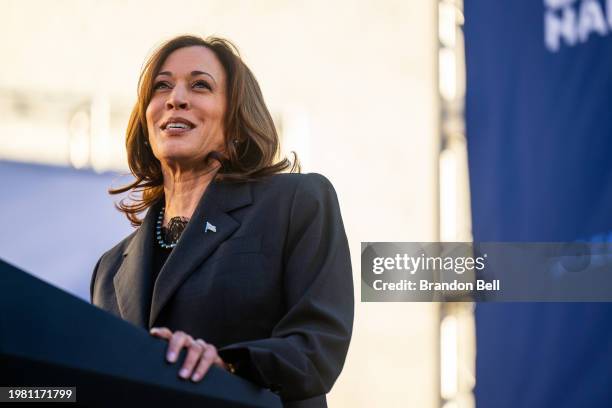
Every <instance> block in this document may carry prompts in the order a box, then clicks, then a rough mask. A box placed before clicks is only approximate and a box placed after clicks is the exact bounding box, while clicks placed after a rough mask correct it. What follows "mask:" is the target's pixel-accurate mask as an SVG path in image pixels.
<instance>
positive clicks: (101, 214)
mask: <svg viewBox="0 0 612 408" xmlns="http://www.w3.org/2000/svg"><path fill="white" fill-rule="evenodd" d="M463 3H464V2H463V0H439V1H438V0H403V1H395V0H384V1H376V2H375V1H371V0H363V1H348V0H338V1H334V2H327V1H322V0H313V1H309V2H297V1H280V0H262V1H257V2H249V1H241V0H225V1H218V0H209V1H191V0H175V1H173V2H161V1H146V2H145V1H135V0H134V1H127V0H108V1H104V2H99V1H93V0H57V1H53V2H46V1H34V0H20V1H16V0H0V7H1V9H2V14H3V24H2V26H0V53H2V55H3V56H4V57H3V59H2V69H1V70H0V115H1V116H0V117H1V118H2V121H1V122H0V183H1V185H2V199H1V200H0V221H1V225H2V227H3V231H2V233H1V234H0V235H1V236H2V238H1V239H0V242H1V243H2V245H0V258H2V259H5V260H7V261H8V262H11V263H13V264H15V265H17V266H19V267H21V268H23V269H25V270H27V271H29V272H30V273H32V274H34V275H36V276H38V277H40V278H42V279H44V280H46V281H48V282H51V283H53V284H55V285H57V286H59V287H61V288H63V289H65V290H67V291H69V292H71V293H73V294H75V295H77V296H79V297H81V298H83V299H84V300H87V301H88V300H89V283H90V277H91V272H92V270H93V267H94V265H95V263H96V261H97V260H98V258H99V257H100V255H101V254H102V253H103V252H104V251H106V250H107V249H109V248H110V247H112V246H113V245H114V244H115V243H117V242H118V241H119V240H121V239H122V238H123V237H125V236H126V235H127V234H129V233H130V232H131V231H132V228H131V227H130V225H129V222H128V221H127V220H126V219H125V218H124V217H123V216H122V215H121V214H120V213H119V212H118V211H116V210H115V209H114V207H113V203H114V202H115V201H117V199H118V198H117V197H111V196H109V195H108V194H107V192H106V191H107V190H108V188H110V187H117V186H119V185H123V184H125V183H126V182H127V181H129V180H130V176H129V171H128V169H127V164H126V154H125V149H124V137H125V128H126V124H127V119H128V116H129V113H130V111H131V108H132V106H133V104H134V102H135V97H136V84H137V80H138V75H139V73H140V69H141V67H142V64H143V63H144V61H145V60H146V58H147V56H148V55H149V54H150V53H151V51H152V50H153V49H154V48H155V47H156V46H157V45H159V44H160V43H162V42H163V41H164V40H166V39H168V38H170V37H172V36H175V35H178V34H185V33H190V34H197V35H203V36H208V35H217V36H221V37H225V38H228V39H230V40H231V41H233V42H234V43H235V44H236V45H237V46H238V48H239V49H240V51H241V55H242V57H243V59H244V60H245V62H246V63H247V65H249V67H250V68H251V69H252V70H253V72H254V74H255V76H256V77H257V79H258V80H259V83H260V86H261V88H262V91H263V94H264V97H265V99H266V102H267V104H268V107H269V108H270V111H271V113H272V115H273V117H274V119H275V123H276V126H277V128H278V130H279V133H280V135H281V138H282V143H283V148H284V151H285V152H289V151H292V150H295V151H296V152H297V153H298V155H299V157H300V159H301V161H302V164H303V171H305V172H317V173H322V174H324V175H325V176H327V177H328V178H329V179H330V180H331V181H332V183H333V184H334V186H335V188H336V191H337V193H338V196H339V200H340V205H341V209H342V213H343V218H344V223H345V227H346V231H347V235H348V238H349V243H350V246H351V252H352V257H353V259H352V261H353V266H354V280H355V290H356V293H355V295H356V299H359V298H360V280H359V266H360V257H359V255H360V243H361V242H362V241H363V242H368V241H440V240H442V241H471V240H472V239H474V240H481V241H485V240H486V241H538V240H539V241H564V240H578V239H583V240H591V241H593V240H607V239H608V238H609V237H610V236H611V234H610V231H612V216H611V215H610V214H611V213H612V207H611V204H612V184H611V183H610V182H609V180H610V177H609V176H610V175H612V174H611V173H612V162H611V161H610V159H609V158H608V156H609V151H610V150H609V148H610V146H611V143H612V141H611V139H612V116H611V115H610V106H612V104H611V102H612V52H611V51H612V35H610V34H609V33H610V31H611V30H612V1H609V0H520V1H519V0H517V1H513V2H502V1H490V0H480V1H477V0H473V1H467V0H466V2H465V3H466V4H463ZM466 134H467V138H466ZM468 157H469V160H468ZM66 253H70V256H66ZM611 312H612V307H610V305H609V304H535V303H534V304H496V305H478V306H475V305H472V304H470V303H361V302H357V304H356V320H355V327H354V332H353V340H352V343H351V348H350V351H349V355H348V358H347V362H346V365H345V368H344V371H343V373H342V375H341V376H340V378H339V380H338V382H337V383H336V385H335V386H334V389H333V390H332V392H331V393H330V395H329V398H328V401H329V405H330V406H332V407H371V406H381V407H445V408H453V407H473V406H475V405H478V406H484V407H517V406H534V407H544V406H546V407H547V406H556V407H566V406H567V407H570V406H602V407H603V406H610V405H611V404H612V391H610V390H612V387H611V385H612V384H611V382H612V380H610V378H611V377H610V376H609V367H610V366H612V365H611V363H612V349H611V348H610V344H612V342H611V341H610V340H612V324H611V323H612V313H611Z"/></svg>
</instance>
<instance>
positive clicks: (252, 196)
mask: <svg viewBox="0 0 612 408" xmlns="http://www.w3.org/2000/svg"><path fill="white" fill-rule="evenodd" d="M126 147H127V152H128V161H129V166H130V169H131V171H132V174H133V175H134V177H135V181H134V182H133V183H131V184H129V185H127V186H125V187H122V188H119V189H116V190H111V193H113V194H117V193H122V192H126V191H130V192H132V193H142V194H141V195H139V196H135V197H133V198H132V201H130V202H126V201H122V202H121V203H120V204H119V205H118V209H119V210H120V211H122V212H124V213H125V214H126V215H127V217H128V219H129V220H130V221H131V222H132V224H133V225H134V226H137V227H138V229H137V230H136V231H135V232H134V233H132V234H131V235H130V236H128V237H127V238H125V239H124V240H123V241H121V242H120V243H118V244H117V245H116V246H115V247H113V248H111V249H110V250H109V251H107V252H106V253H105V254H103V255H102V257H101V258H100V260H99V261H98V263H97V265H96V268H95V270H94V272H93V275H92V280H91V298H92V303H94V304H95V305H97V306H99V307H101V308H103V309H105V310H108V311H110V312H111V313H114V314H116V315H118V316H120V317H121V318H123V319H125V320H128V321H130V322H132V323H133V324H135V325H137V326H140V327H143V328H147V329H150V331H151V334H152V335H153V336H156V337H160V338H163V339H166V340H168V342H169V343H168V349H167V354H166V359H167V360H168V361H169V362H176V361H177V359H178V355H179V353H180V352H181V350H182V349H186V358H185V361H184V363H183V364H182V366H181V368H180V370H179V372H178V374H179V376H180V377H181V378H183V379H190V380H191V381H196V382H197V381H200V380H201V379H202V378H203V377H204V375H205V374H206V372H207V371H208V369H209V368H210V366H211V365H217V366H219V367H221V368H223V369H226V370H228V371H230V372H232V373H235V374H237V375H240V376H242V377H244V378H247V379H249V380H251V381H253V382H254V383H256V384H258V385H260V386H262V387H266V388H269V389H271V390H273V391H274V392H277V393H278V394H279V395H280V396H281V398H282V400H283V403H284V405H285V406H287V407H324V406H326V398H325V394H326V393H327V392H329V390H330V389H331V387H332V385H333V384H334V382H335V380H336V378H337V377H338V375H339V374H340V371H341V370H342V367H343V365H344V360H345V357H346V353H347V350H348V345H349V342H350V338H351V332H352V324H353V305H354V300H353V279H352V272H351V263H350V254H349V249H348V243H347V238H346V234H345V232H344V226H343V223H342V217H341V215H340V209H339V204H338V200H337V197H336V193H335V191H334V188H333V186H332V185H331V183H330V182H329V181H328V180H327V179H326V178H325V177H323V176H321V175H318V174H295V173H294V174H280V173H282V172H284V171H286V170H291V173H293V172H294V171H295V170H296V169H299V166H297V160H296V161H295V162H294V163H293V165H292V163H291V162H290V161H289V160H287V159H281V160H278V159H277V153H278V151H279V141H278V136H277V134H276V130H275V127H274V123H273V122H272V119H271V116H270V113H269V112H268V109H267V107H266V105H265V103H264V101H263V97H262V94H261V91H260V89H259V85H258V84H257V81H256V80H255V78H254V77H253V75H252V73H251V71H250V70H249V69H248V68H247V67H246V65H245V64H244V63H243V61H242V60H241V59H240V57H239V55H238V53H237V52H236V50H235V47H233V46H232V45H231V44H230V43H229V42H228V41H226V40H222V39H218V38H210V39H201V38H198V37H193V36H181V37H177V38H175V39H173V40H170V41H169V42H167V43H165V44H164V45H162V46H161V47H160V48H159V49H158V50H157V51H156V52H155V53H154V54H153V56H152V57H151V58H150V60H149V61H148V62H147V64H146V65H145V68H144V70H143V73H142V75H141V78H140V81H139V89H138V100H137V102H136V105H135V107H134V109H133V111H132V116H131V118H130V122H129V124H128V129H127V137H126ZM144 210H147V213H146V216H145V217H144V219H140V218H138V214H139V213H140V212H142V211H144ZM160 357H161V356H160Z"/></svg>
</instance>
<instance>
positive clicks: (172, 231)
mask: <svg viewBox="0 0 612 408" xmlns="http://www.w3.org/2000/svg"><path fill="white" fill-rule="evenodd" d="M164 210H165V207H162V208H161V210H160V211H159V216H158V217H157V225H156V226H155V236H156V237H157V243H158V244H159V246H160V247H162V248H164V249H172V248H174V247H175V246H176V245H177V244H178V240H179V238H180V237H181V234H182V233H183V231H184V230H185V227H186V226H187V223H188V222H189V218H186V217H172V219H170V222H169V223H168V227H167V228H163V227H162V222H163V221H164ZM164 236H165V238H166V239H169V241H170V243H166V241H165V240H164Z"/></svg>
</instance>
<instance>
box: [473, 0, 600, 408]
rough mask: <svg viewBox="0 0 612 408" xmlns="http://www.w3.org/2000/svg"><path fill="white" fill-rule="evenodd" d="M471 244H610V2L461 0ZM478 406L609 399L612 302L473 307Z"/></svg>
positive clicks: (583, 403)
mask: <svg viewBox="0 0 612 408" xmlns="http://www.w3.org/2000/svg"><path fill="white" fill-rule="evenodd" d="M465 40H466V41H465V42H466V64H467V67H466V68H467V96H466V121H467V138H468V151H469V167H470V188H471V194H472V197H471V198H472V215H473V234H474V239H475V240H477V241H515V242H533V241H549V242H560V241H575V240H577V241H587V242H609V241H612V157H611V156H612V0H514V1H512V2H510V1H506V2H499V1H490V0H479V1H476V0H471V1H470V0H467V1H466V3H465ZM476 326H477V333H476V334H477V364H476V365H477V372H476V383H477V385H476V401H477V405H478V406H481V407H496V408H503V407H552V406H554V407H576V406H580V407H609V406H612V376H611V375H610V372H611V367H612V304H610V303H604V304H594V303H577V304H576V303H575V304H559V303H526V304H479V305H478V307H477V310H476Z"/></svg>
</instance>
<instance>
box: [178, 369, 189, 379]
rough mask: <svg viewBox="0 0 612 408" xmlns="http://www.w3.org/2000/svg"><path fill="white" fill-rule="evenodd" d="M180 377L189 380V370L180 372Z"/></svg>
mask: <svg viewBox="0 0 612 408" xmlns="http://www.w3.org/2000/svg"><path fill="white" fill-rule="evenodd" d="M179 375H180V376H181V377H183V378H187V376H189V370H187V369H186V368H183V369H181V371H179Z"/></svg>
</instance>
